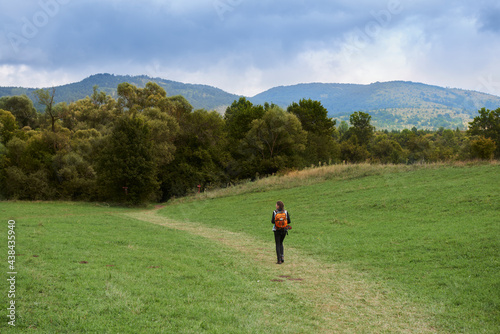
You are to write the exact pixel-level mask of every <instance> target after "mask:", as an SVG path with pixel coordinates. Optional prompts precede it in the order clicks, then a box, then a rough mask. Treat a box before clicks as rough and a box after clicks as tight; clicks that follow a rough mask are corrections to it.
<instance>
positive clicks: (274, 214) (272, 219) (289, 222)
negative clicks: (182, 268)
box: [271, 210, 292, 231]
mask: <svg viewBox="0 0 500 334" xmlns="http://www.w3.org/2000/svg"><path fill="white" fill-rule="evenodd" d="M283 211H285V213H286V220H287V221H288V225H290V224H291V223H292V221H291V220H290V214H289V213H288V211H286V210H283ZM283 211H278V210H274V211H273V217H272V218H271V224H273V231H276V223H275V222H274V217H275V216H276V214H277V213H278V212H283Z"/></svg>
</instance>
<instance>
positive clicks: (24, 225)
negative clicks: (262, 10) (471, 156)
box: [0, 163, 500, 333]
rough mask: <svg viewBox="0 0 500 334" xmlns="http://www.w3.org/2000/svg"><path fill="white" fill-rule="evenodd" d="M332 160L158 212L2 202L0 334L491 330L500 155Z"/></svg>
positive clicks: (498, 263) (499, 240)
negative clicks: (279, 245) (277, 225)
mask: <svg viewBox="0 0 500 334" xmlns="http://www.w3.org/2000/svg"><path fill="white" fill-rule="evenodd" d="M329 168H330V167H325V168H323V169H318V170H315V171H311V170H309V171H304V172H302V173H292V174H291V175H288V176H281V177H273V178H269V179H266V180H261V181H259V182H258V183H253V184H248V185H242V186H238V187H235V188H232V189H228V190H225V191H219V192H214V193H211V194H202V195H200V196H197V197H192V198H188V199H182V200H178V201H173V202H172V203H170V204H168V205H166V206H165V207H163V208H150V209H126V208H113V207H107V206H103V205H96V204H82V203H60V202H59V203H43V202H41V203H26V202H0V215H1V218H2V238H1V239H0V240H3V241H2V244H3V245H4V246H2V247H1V249H4V254H5V255H4V256H3V258H4V263H2V266H0V267H1V268H2V269H3V272H4V277H5V278H8V277H9V275H7V272H8V271H9V269H8V266H9V264H8V263H7V255H8V248H7V235H8V224H7V222H8V220H9V219H14V220H15V221H16V227H15V232H16V234H15V236H16V254H17V256H16V262H15V269H16V271H17V275H16V297H15V302H16V327H15V328H11V326H9V325H8V321H9V319H8V318H7V314H8V311H7V307H8V305H9V304H8V303H9V301H10V300H11V298H8V296H7V292H8V290H9V285H8V282H7V281H6V280H4V287H3V291H4V293H3V294H2V295H1V299H0V301H1V304H0V306H1V308H2V310H4V311H2V312H3V314H1V315H0V319H1V321H0V332H2V333H3V332H9V331H12V332H18V331H26V332H40V333H57V332H61V333H67V332H70V333H80V332H99V333H118V332H119V333H153V332H158V333H161V332H164V333H200V332H207V333H404V332H406V333H497V332H498V328H500V275H499V269H500V219H499V217H500V215H499V213H500V191H499V185H500V166H499V165H498V164H496V163H493V164H486V165H470V166H468V165H462V166H420V167H415V166H414V167H407V166H401V167H397V166H387V167H381V166H369V165H361V166H339V167H331V168H330V169H329ZM276 200H283V201H284V202H285V206H286V208H287V209H288V210H289V211H290V213H291V217H292V225H293V230H292V231H291V232H290V234H289V236H287V238H286V239H285V258H286V262H285V263H284V264H283V265H279V266H278V265H276V264H275V252H274V240H273V235H272V231H271V228H272V225H271V224H270V219H271V213H272V210H273V208H274V203H275V202H276Z"/></svg>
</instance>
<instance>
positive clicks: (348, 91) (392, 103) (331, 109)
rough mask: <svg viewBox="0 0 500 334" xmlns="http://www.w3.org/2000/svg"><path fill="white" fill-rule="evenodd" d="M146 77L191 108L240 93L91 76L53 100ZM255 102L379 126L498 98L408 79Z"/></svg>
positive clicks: (454, 124) (450, 123) (414, 121)
mask: <svg viewBox="0 0 500 334" xmlns="http://www.w3.org/2000/svg"><path fill="white" fill-rule="evenodd" d="M149 81H153V82H156V83H157V84H159V85H160V86H161V87H163V88H164V89H165V90H166V91H167V94H168V96H173V95H183V96H184V97H185V98H186V99H187V100H188V101H189V102H190V103H191V104H192V105H193V107H194V108H195V109H207V110H217V111H218V112H220V113H223V112H224V111H225V109H226V108H227V106H229V105H231V104H232V103H233V101H235V100H238V99H239V98H240V97H243V96H242V95H237V94H231V93H228V92H225V91H224V90H222V89H219V88H216V87H212V86H208V85H200V84H189V83H181V82H177V81H172V80H168V79H163V78H152V77H149V76H146V75H139V76H130V75H114V74H108V73H101V74H94V75H91V76H89V77H87V78H85V79H83V80H81V81H79V82H76V83H69V84H65V85H61V86H56V87H55V88H56V102H63V101H64V102H71V101H76V100H79V99H82V98H85V97H86V96H90V95H91V94H92V90H93V87H94V86H95V85H97V86H99V89H100V90H101V91H104V92H106V93H108V94H110V95H111V96H113V97H116V96H117V95H116V88H117V86H118V84H120V83H122V82H129V83H131V84H134V85H136V86H138V87H144V86H145V84H146V83H147V82H149ZM34 90H35V89H34V88H23V87H0V97H2V96H9V95H20V94H26V95H28V96H29V97H30V98H32V99H33V95H32V92H33V91H34ZM246 98H247V99H248V100H249V101H251V102H252V103H254V104H263V103H265V102H268V103H275V104H277V105H279V106H281V107H283V108H286V107H288V106H289V105H290V104H291V103H293V102H299V101H300V100H301V99H309V98H310V99H313V100H318V101H320V102H321V103H322V105H323V106H324V107H325V108H326V109H327V110H328V115H329V116H330V117H332V118H334V119H336V120H337V121H338V122H341V121H348V120H349V115H350V114H352V113H353V112H355V111H363V112H367V113H369V114H370V115H371V116H372V121H373V125H375V126H376V127H377V128H378V129H404V128H411V127H417V128H426V129H430V130H432V129H437V128H439V127H445V128H461V129H464V128H466V127H467V124H468V122H470V121H471V120H472V118H473V117H475V116H476V114H477V111H478V110H479V109H481V108H487V109H497V108H499V107H500V97H498V96H495V95H491V94H486V93H481V92H476V91H472V90H463V89H459V88H444V87H440V86H434V85H427V84H424V83H418V82H411V81H389V82H374V83H371V84H365V85H363V84H345V83H320V82H314V83H299V84H295V85H288V86H277V87H273V88H271V89H268V90H266V91H264V92H261V93H259V94H257V95H255V96H253V97H246Z"/></svg>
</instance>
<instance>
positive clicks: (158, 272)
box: [0, 202, 318, 333]
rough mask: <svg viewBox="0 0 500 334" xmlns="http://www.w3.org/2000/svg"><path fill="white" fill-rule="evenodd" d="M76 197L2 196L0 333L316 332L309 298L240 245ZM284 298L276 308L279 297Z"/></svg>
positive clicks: (315, 320)
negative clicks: (11, 264)
mask: <svg viewBox="0 0 500 334" xmlns="http://www.w3.org/2000/svg"><path fill="white" fill-rule="evenodd" d="M131 212H137V210H132V209H120V208H109V207H100V206H96V205H93V204H80V203H23V202H0V215H1V217H2V231H3V232H2V238H1V240H2V245H4V246H5V247H2V249H4V256H3V258H4V261H3V263H2V265H1V268H2V272H3V275H2V277H4V279H3V282H4V283H2V286H3V287H2V290H3V291H4V293H2V295H1V297H0V308H1V309H2V310H3V311H1V314H0V332H2V333H6V332H29V333H31V332H39V333H85V332H89V333H201V332H207V333H282V332H283V331H285V332H293V333H314V332H317V329H318V321H317V317H316V315H315V314H314V313H313V312H312V306H311V305H308V304H307V301H303V300H302V301H299V300H298V299H297V296H296V295H295V294H294V293H291V292H290V291H293V287H291V290H288V289H285V288H284V286H283V284H278V283H276V282H273V281H272V279H273V278H276V276H275V275H272V274H271V273H269V272H266V271H264V270H261V268H260V267H258V266H256V265H255V264H254V263H248V262H247V261H246V259H245V256H244V254H242V253H239V252H235V251H234V250H233V249H230V248H227V247H224V246H222V245H220V244H218V243H215V242H213V241H210V240H208V239H205V238H200V237H199V236H195V235H192V234H189V233H186V232H182V231H178V230H174V229H169V228H166V227H164V226H158V225H154V224H150V223H147V222H144V221H139V220H135V219H133V218H130V217H129V216H127V214H128V213H131ZM8 219H15V221H16V227H15V232H16V253H17V259H16V263H15V267H16V268H15V269H16V271H17V272H18V274H17V275H16V279H17V280H16V297H15V302H16V322H15V324H16V326H15V328H13V327H11V326H9V325H8V321H9V319H8V318H7V313H8V312H7V307H8V302H9V301H10V299H9V298H8V297H7V291H8V288H9V285H8V283H7V281H6V280H5V278H6V276H8V275H7V274H6V273H7V272H8V271H10V270H9V269H8V264H7V251H8V249H7V221H8ZM283 304H285V305H288V306H287V308H286V310H283V311H282V312H283V313H284V314H293V317H294V319H296V321H295V322H293V323H290V322H288V321H287V316H279V317H276V310H277V309H279V308H280V306H281V305H283Z"/></svg>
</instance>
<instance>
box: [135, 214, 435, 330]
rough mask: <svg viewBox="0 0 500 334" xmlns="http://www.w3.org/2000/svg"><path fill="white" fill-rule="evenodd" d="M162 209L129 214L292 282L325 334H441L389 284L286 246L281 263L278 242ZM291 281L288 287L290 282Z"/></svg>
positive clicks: (279, 278)
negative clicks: (312, 308) (277, 259)
mask: <svg viewBox="0 0 500 334" xmlns="http://www.w3.org/2000/svg"><path fill="white" fill-rule="evenodd" d="M157 210H158V208H157V209H156V210H150V211H142V212H135V213H129V214H127V216H129V217H132V218H134V219H138V220H142V221H145V222H148V223H153V224H157V225H162V226H165V227H168V228H171V229H177V230H182V231H186V232H188V233H191V234H194V235H198V236H200V237H203V238H208V239H210V240H213V241H215V242H218V243H220V244H222V245H224V246H226V247H229V248H232V249H236V250H238V251H240V252H242V253H244V254H245V256H246V257H247V258H248V259H249V260H251V261H255V262H256V264H257V265H258V266H259V267H262V268H264V269H265V270H266V271H268V272H269V273H270V274H272V275H275V276H276V279H277V280H283V281H284V284H293V291H294V292H295V293H297V295H299V296H300V297H301V298H304V299H305V300H308V301H310V302H312V303H313V304H315V305H316V308H317V309H318V311H317V314H318V317H320V318H321V320H320V321H319V322H320V324H321V326H322V328H323V332H325V333H437V332H438V331H437V330H436V329H435V328H433V327H432V326H430V325H429V324H428V323H427V322H426V315H425V314H423V312H422V310H421V309H419V308H417V307H416V306H414V305H411V304H410V303H408V302H406V301H405V300H404V299H403V298H401V297H400V296H398V295H397V293H396V292H395V291H390V290H388V288H387V286H384V284H376V283H373V282H368V280H367V279H365V278H364V277H363V275H362V274H361V273H359V272H356V271H354V270H352V269H350V268H348V267H346V266H341V265H337V264H331V263H323V262H318V261H315V260H313V259H311V258H310V257H307V256H306V255H305V254H302V253H301V252H300V251H299V250H297V249H293V248H291V247H285V254H286V257H285V260H286V259H291V260H290V261H289V262H285V264H283V265H276V264H275V263H274V261H273V260H275V258H274V257H275V256H274V253H273V252H272V250H273V249H274V242H271V241H269V242H262V241H260V240H257V239H254V238H252V237H250V236H248V235H245V234H243V233H236V232H230V231H226V230H221V229H217V228H212V227H207V226H204V225H203V224H198V223H186V222H182V223H180V222H177V221H173V220H170V219H168V218H165V217H162V216H159V215H157ZM285 282H286V283H285Z"/></svg>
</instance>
